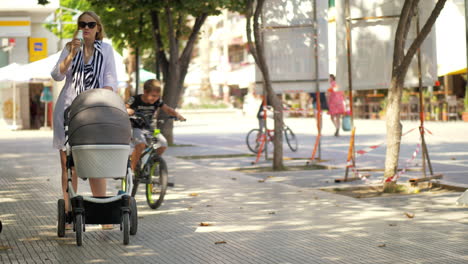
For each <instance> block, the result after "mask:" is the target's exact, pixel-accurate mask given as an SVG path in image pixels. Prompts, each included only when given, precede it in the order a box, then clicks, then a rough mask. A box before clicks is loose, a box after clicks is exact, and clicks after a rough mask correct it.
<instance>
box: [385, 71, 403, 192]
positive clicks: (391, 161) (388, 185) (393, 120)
mask: <svg viewBox="0 0 468 264" xmlns="http://www.w3.org/2000/svg"><path fill="white" fill-rule="evenodd" d="M402 92H403V81H401V80H398V78H397V77H395V78H394V80H393V81H392V87H390V90H389V92H388V104H387V112H386V114H385V118H386V120H387V122H386V125H387V152H386V155H385V172H384V177H385V179H387V178H389V177H393V176H394V175H395V174H396V172H397V169H398V158H399V154H400V143H401V133H402V132H401V131H402V125H401V122H400V102H401V96H402ZM395 188H396V181H389V182H385V184H384V191H385V192H394V191H395Z"/></svg>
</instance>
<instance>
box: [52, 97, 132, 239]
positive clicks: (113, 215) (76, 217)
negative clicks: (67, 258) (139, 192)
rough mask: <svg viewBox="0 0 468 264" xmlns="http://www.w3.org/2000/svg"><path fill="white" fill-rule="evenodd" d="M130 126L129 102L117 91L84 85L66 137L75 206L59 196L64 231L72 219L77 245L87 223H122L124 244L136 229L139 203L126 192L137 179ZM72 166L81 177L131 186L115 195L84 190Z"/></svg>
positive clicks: (72, 108) (67, 114) (60, 226)
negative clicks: (132, 166) (85, 193)
mask: <svg viewBox="0 0 468 264" xmlns="http://www.w3.org/2000/svg"><path fill="white" fill-rule="evenodd" d="M131 131H132V130H131V126H130V121H129V118H128V114H127V111H126V108H125V105H124V103H123V101H122V99H120V97H119V96H118V95H117V94H115V93H114V92H112V91H109V90H106V89H92V90H88V91H85V92H83V93H81V94H80V95H78V96H77V97H76V98H75V100H74V101H73V103H72V104H71V106H70V107H69V108H67V110H66V111H65V137H66V139H67V141H66V154H67V161H66V167H67V174H68V183H67V186H68V187H67V192H68V199H69V202H70V203H69V204H70V206H69V208H70V209H69V210H70V211H69V212H65V201H64V200H63V199H59V200H58V230H57V234H58V236H59V237H63V236H65V224H66V223H73V230H74V231H75V232H76V243H77V245H78V246H81V245H82V240H83V232H84V231H85V230H86V229H85V226H86V225H88V224H120V230H122V231H123V243H124V244H125V245H127V244H128V243H129V235H135V234H136V232H137V227H138V217H137V208H136V203H135V199H134V198H133V197H131V196H130V195H129V194H128V193H127V190H131V189H132V186H131V184H132V182H133V181H132V171H131V169H130V163H129V159H128V157H129V152H130V138H131ZM72 167H75V170H76V173H77V175H78V177H79V178H81V179H84V180H86V179H88V178H113V179H117V180H122V179H125V180H126V182H127V184H126V186H128V187H127V188H126V190H123V191H119V193H118V194H117V195H116V196H111V197H92V196H82V195H79V194H77V193H75V192H74V190H73V187H72Z"/></svg>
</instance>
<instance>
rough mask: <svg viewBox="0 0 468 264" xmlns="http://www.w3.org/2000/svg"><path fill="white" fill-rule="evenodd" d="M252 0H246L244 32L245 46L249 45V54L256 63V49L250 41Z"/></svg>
mask: <svg viewBox="0 0 468 264" xmlns="http://www.w3.org/2000/svg"><path fill="white" fill-rule="evenodd" d="M252 9H253V0H247V5H246V11H245V15H246V20H247V23H246V31H247V44H248V45H249V51H250V54H252V56H253V58H254V60H255V61H256V62H257V63H258V56H257V49H256V48H255V45H254V44H253V41H252V12H253V10H252Z"/></svg>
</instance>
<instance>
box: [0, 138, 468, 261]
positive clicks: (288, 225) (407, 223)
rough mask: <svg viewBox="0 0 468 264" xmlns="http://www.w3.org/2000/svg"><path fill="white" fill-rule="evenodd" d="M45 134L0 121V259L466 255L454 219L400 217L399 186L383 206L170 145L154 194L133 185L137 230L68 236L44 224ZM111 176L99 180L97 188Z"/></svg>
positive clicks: (50, 165)
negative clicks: (162, 190)
mask: <svg viewBox="0 0 468 264" xmlns="http://www.w3.org/2000/svg"><path fill="white" fill-rule="evenodd" d="M50 142H51V135H50V133H48V132H38V131H16V132H3V131H2V134H1V136H0V146H1V152H0V220H1V221H2V222H3V226H4V228H3V232H2V233H0V246H2V247H1V249H0V263H226V264H227V263H255V264H257V263H268V264H269V263H467V262H468V246H467V244H468V243H467V242H468V236H467V235H466V234H467V231H468V226H467V225H466V224H464V223H460V222H459V221H453V219H447V218H443V217H438V218H436V217H433V215H432V214H424V213H423V212H419V211H418V212H416V216H415V217H414V218H408V217H407V216H405V214H404V213H405V212H407V211H408V210H414V208H413V209H412V208H411V207H404V206H402V202H400V203H399V202H398V201H399V200H400V201H401V199H402V198H399V199H396V198H395V199H391V200H386V201H392V202H393V203H394V204H393V206H392V205H389V202H385V203H381V202H378V201H377V200H378V199H377V198H376V199H370V200H359V199H353V198H349V197H345V196H341V195H335V194H332V193H328V192H322V191H320V190H317V189H315V188H313V187H314V186H301V184H290V183H289V182H282V181H278V180H276V179H275V178H266V177H264V178H263V179H266V180H265V181H264V182H259V177H258V176H257V177H253V176H252V175H247V174H245V173H242V172H238V171H230V170H225V169H224V170H223V169H219V168H218V169H217V168H215V167H214V166H210V165H209V164H208V165H207V164H204V163H203V162H201V161H200V160H184V159H180V158H176V156H177V155H176V153H177V152H178V151H179V150H177V149H178V148H174V151H173V153H171V152H168V153H167V155H166V160H167V162H168V164H169V170H170V174H172V175H176V186H175V187H174V188H170V189H169V192H168V195H167V196H166V200H165V202H164V204H163V206H162V207H161V208H160V209H158V210H151V209H149V208H148V206H147V205H146V202H145V200H144V197H143V195H142V194H143V189H141V190H140V194H139V195H138V196H137V201H138V210H139V216H140V218H139V230H138V233H137V234H136V235H135V236H132V237H131V239H130V245H128V246H124V245H123V244H122V234H121V232H120V231H119V229H118V228H115V229H114V230H100V229H99V228H98V227H97V226H95V227H89V228H88V229H87V231H86V232H85V233H84V241H83V246H82V247H77V246H76V245H75V239H74V234H73V233H71V232H68V233H67V235H66V237H65V238H58V237H57V236H56V218H57V216H56V214H57V212H56V204H57V199H58V198H59V197H60V179H59V177H58V175H59V167H58V165H59V164H58V153H55V152H54V151H51V149H50ZM192 149H195V148H192ZM185 151H187V150H185ZM203 151H204V150H200V152H203ZM262 177H263V176H262ZM117 185H118V183H117V182H115V181H111V182H110V183H109V186H108V190H109V192H116V186H117ZM79 192H80V193H83V194H89V188H88V187H87V182H83V181H80V187H79ZM445 195H447V194H445ZM452 198H454V197H450V195H449V196H447V197H446V199H449V200H450V199H452ZM447 203H448V202H447ZM400 206H401V207H400ZM406 206H408V205H406ZM441 206H442V205H441ZM418 208H419V207H418ZM429 209H430V208H429ZM426 213H428V212H426ZM464 213H465V212H464V211H463V210H462V209H460V211H459V214H457V217H459V219H461V218H462V216H463V214H464ZM455 214H456V212H455ZM201 222H204V223H209V224H211V225H210V226H200V223H201ZM216 242H225V243H219V244H216Z"/></svg>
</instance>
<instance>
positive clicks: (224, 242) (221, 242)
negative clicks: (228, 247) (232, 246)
mask: <svg viewBox="0 0 468 264" xmlns="http://www.w3.org/2000/svg"><path fill="white" fill-rule="evenodd" d="M226 243H227V242H226V241H224V240H223V241H216V242H215V245H219V244H226Z"/></svg>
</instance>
